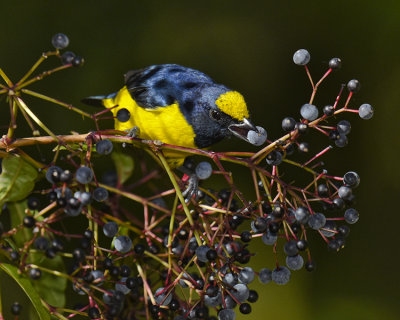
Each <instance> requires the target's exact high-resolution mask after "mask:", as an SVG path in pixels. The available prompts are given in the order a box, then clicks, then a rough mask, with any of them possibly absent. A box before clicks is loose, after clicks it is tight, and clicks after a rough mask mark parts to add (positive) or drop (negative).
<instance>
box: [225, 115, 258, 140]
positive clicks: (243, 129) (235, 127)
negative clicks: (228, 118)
mask: <svg viewBox="0 0 400 320" xmlns="http://www.w3.org/2000/svg"><path fill="white" fill-rule="evenodd" d="M228 129H229V131H230V132H232V133H233V135H234V136H235V137H238V138H240V139H242V140H244V141H246V142H249V143H251V142H250V141H249V140H248V138H247V136H248V133H249V131H250V130H252V131H255V132H257V131H258V130H257V128H256V127H255V126H254V125H253V124H252V123H251V122H250V120H249V119H246V118H243V121H241V122H239V123H234V124H231V125H230V126H229V127H228Z"/></svg>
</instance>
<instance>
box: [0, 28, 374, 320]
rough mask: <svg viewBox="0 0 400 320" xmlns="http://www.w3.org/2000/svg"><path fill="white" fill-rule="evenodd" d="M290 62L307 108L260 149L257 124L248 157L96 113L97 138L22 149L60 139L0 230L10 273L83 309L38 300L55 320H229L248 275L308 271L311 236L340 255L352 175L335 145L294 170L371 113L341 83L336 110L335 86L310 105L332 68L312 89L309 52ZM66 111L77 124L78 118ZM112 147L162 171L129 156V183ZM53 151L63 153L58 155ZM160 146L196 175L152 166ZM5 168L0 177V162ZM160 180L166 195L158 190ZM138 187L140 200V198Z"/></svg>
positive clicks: (253, 297)
mask: <svg viewBox="0 0 400 320" xmlns="http://www.w3.org/2000/svg"><path fill="white" fill-rule="evenodd" d="M52 43H53V45H54V47H55V48H56V49H57V53H56V55H57V56H59V57H61V60H62V63H63V64H68V65H81V64H82V62H83V59H82V58H80V57H78V56H76V55H74V54H73V53H70V52H65V53H64V54H62V55H60V54H59V52H58V50H60V49H64V48H65V47H66V46H67V45H68V43H69V40H68V38H67V37H66V36H65V35H63V34H57V35H55V36H54V37H53V39H52ZM74 61H75V62H74ZM293 61H294V62H295V63H296V64H298V65H301V66H304V67H305V70H306V72H307V75H308V76H309V79H310V82H311V85H312V89H313V90H312V95H311V98H310V101H308V102H307V103H304V104H303V105H302V106H301V107H300V108H299V115H298V116H297V117H286V118H285V119H283V121H282V129H283V131H284V132H285V134H284V135H283V136H282V137H281V138H279V139H277V140H275V141H270V140H267V133H266V131H265V130H264V129H263V128H261V127H257V129H258V130H259V131H258V132H253V133H249V134H250V136H249V137H248V138H249V140H250V141H253V142H254V144H255V145H262V144H264V143H265V141H267V145H266V146H264V147H263V148H262V149H261V150H259V151H258V152H257V153H248V152H246V153H244V152H229V153H217V152H211V151H204V150H195V149H188V148H182V147H177V146H170V145H164V144H162V143H155V142H151V141H142V140H140V139H137V138H131V137H130V136H124V134H123V133H120V135H115V132H112V131H106V130H104V131H100V130H99V129H98V123H97V121H98V120H99V119H100V118H99V115H101V114H103V113H104V112H107V111H104V112H100V113H98V114H96V115H90V118H92V119H94V121H95V124H96V128H97V130H96V131H95V132H92V133H90V134H88V135H82V136H80V135H72V136H65V137H62V138H59V137H56V136H55V135H54V134H53V135H50V137H47V138H45V139H48V140H45V139H36V140H33V141H34V143H38V144H40V143H41V142H43V141H46V142H43V143H47V142H48V141H53V142H56V143H58V148H56V156H55V157H54V159H53V161H51V163H50V164H48V165H40V164H37V163H35V162H34V161H30V163H35V164H36V165H37V167H38V168H40V171H41V172H42V173H44V174H42V175H43V178H44V179H43V180H47V181H46V182H45V183H42V184H40V183H38V184H37V185H36V188H35V190H34V191H32V192H29V193H31V194H30V195H29V196H28V198H27V201H26V202H24V204H23V205H22V206H23V209H24V212H25V216H24V217H22V218H21V220H20V221H18V222H17V223H14V224H12V225H10V226H4V227H3V225H2V224H0V232H1V234H2V235H1V242H0V245H1V249H2V252H5V253H6V254H7V257H8V258H9V260H10V261H11V262H10V263H11V264H12V265H13V266H16V267H17V268H18V270H19V271H20V272H21V273H22V274H27V275H28V276H29V277H30V279H32V282H33V283H39V284H40V281H42V280H43V279H42V278H43V274H51V275H53V276H56V277H61V278H63V279H66V281H68V282H69V283H70V285H71V286H72V288H73V290H74V292H75V293H76V295H77V297H80V301H81V304H79V305H75V306H74V308H73V309H74V310H75V311H74V312H73V311H71V309H62V308H60V307H58V306H54V305H50V304H49V303H45V307H46V308H47V310H48V311H49V312H50V313H52V314H53V316H54V317H55V318H60V319H64V318H65V317H67V318H69V319H74V317H75V316H77V315H84V316H86V317H88V318H90V319H144V318H145V319H150V318H153V319H175V320H182V319H193V320H194V319H198V320H201V319H206V320H212V319H217V318H218V319H220V320H233V319H235V317H236V312H240V313H242V314H249V313H251V311H252V304H253V303H255V302H256V301H257V300H258V293H257V292H256V291H254V290H252V289H251V284H252V282H253V281H254V280H255V279H257V278H258V280H259V281H260V282H261V283H263V284H267V283H269V282H271V281H272V282H274V283H276V284H279V285H284V284H286V283H288V281H289V280H290V278H291V273H292V271H295V270H300V269H302V268H305V269H306V270H307V271H313V270H314V269H315V262H314V260H313V259H312V256H311V250H310V243H309V242H310V241H309V239H310V237H309V234H310V233H317V234H319V236H320V237H321V239H322V241H323V242H325V243H326V245H327V247H328V249H329V250H331V251H335V252H336V251H339V250H341V249H343V248H344V246H345V243H346V239H347V237H348V235H349V232H350V227H349V226H350V225H352V224H354V223H356V222H357V221H358V219H359V213H358V212H357V210H356V209H355V208H353V204H354V199H355V195H354V192H353V191H354V190H355V188H356V187H357V186H358V185H359V183H360V177H359V175H358V174H357V173H356V172H354V171H349V172H347V173H345V174H344V175H343V176H334V175H330V174H328V172H327V171H326V170H325V169H324V168H323V165H324V164H323V163H322V162H321V161H319V159H320V157H325V156H326V154H327V153H328V152H329V150H331V149H332V148H333V146H331V145H328V146H327V147H325V148H323V149H322V150H321V151H320V152H318V153H317V154H315V155H313V156H310V157H309V158H308V160H307V161H305V162H304V161H300V160H298V159H302V158H304V156H306V155H307V154H308V153H309V150H310V146H309V144H308V143H307V142H305V141H304V137H305V136H306V135H309V134H310V133H311V132H316V133H320V134H323V135H325V136H326V137H327V141H330V140H331V141H334V144H335V145H336V146H337V147H344V146H345V145H346V144H347V142H348V135H349V134H350V131H351V125H350V122H349V121H348V120H340V121H338V122H337V120H336V119H337V118H338V117H339V116H340V115H341V114H342V113H345V112H349V113H358V115H359V116H360V117H361V118H362V119H370V118H371V117H372V115H373V109H372V107H371V105H369V104H362V105H361V106H360V107H359V108H358V110H357V109H352V108H350V101H351V97H352V95H353V94H355V93H356V92H357V91H358V90H359V88H360V84H359V82H358V81H357V80H351V81H349V82H348V84H347V90H348V95H347V98H346V99H344V103H342V97H343V95H344V94H345V88H344V86H342V87H341V89H340V92H339V94H338V96H337V98H336V99H335V101H333V103H332V104H327V105H326V106H324V107H323V108H318V107H317V106H315V105H314V104H313V101H314V97H315V94H316V92H317V89H318V87H319V85H320V84H321V83H322V81H323V80H324V79H325V78H326V77H327V76H328V75H329V74H330V73H331V72H332V71H334V70H336V69H339V68H340V67H341V60H340V59H339V58H333V59H331V60H330V61H329V69H328V71H327V72H326V73H325V74H324V75H323V77H322V78H321V80H319V81H318V82H317V83H316V84H314V82H313V80H312V78H311V76H310V72H309V69H308V67H307V64H308V63H309V61H310V54H309V52H308V51H306V50H304V49H301V50H298V51H297V52H296V53H295V54H294V56H293ZM78 62H79V63H78ZM28 81H29V80H28ZM22 92H24V91H22ZM25 93H26V92H25ZM57 103H58V104H61V105H62V103H61V102H59V101H58V102H57ZM65 105H66V104H64V106H65ZM69 109H71V110H73V111H75V112H79V113H80V114H82V115H87V114H86V113H85V112H83V111H81V110H79V109H78V108H74V107H72V106H70V107H69ZM122 110H124V109H122ZM122 110H121V111H122ZM321 110H322V112H321ZM128 116H129V115H128ZM117 117H118V118H124V119H125V118H126V115H124V114H123V112H122V113H119V114H117ZM296 118H297V120H296ZM329 122H334V124H333V125H329ZM19 143H20V144H21V143H26V142H24V141H19V140H18V139H14V136H13V133H12V134H11V136H10V137H9V138H8V139H5V140H3V141H2V144H0V146H4V147H7V148H8V149H10V148H11V149H12V147H13V146H18V144H19ZM116 144H124V145H125V146H127V145H131V144H132V145H134V146H140V147H141V148H145V149H146V150H147V151H149V152H151V153H152V155H153V156H154V157H156V158H157V159H158V160H159V162H160V163H161V164H162V168H161V169H160V168H159V167H158V166H157V164H156V163H154V164H149V161H148V160H146V159H144V158H140V159H138V160H137V163H136V167H137V168H139V169H140V170H141V172H140V177H139V178H138V179H136V180H134V179H133V177H132V172H131V171H132V170H133V169H132V170H130V169H129V167H130V165H129V163H130V161H133V160H132V159H131V158H130V157H129V156H127V155H126V154H127V153H128V152H129V151H130V150H129V148H125V149H123V152H121V151H119V150H118V148H116V147H115V145H116ZM61 147H62V148H63V150H64V151H63V152H67V153H68V156H63V157H61V156H59V153H60V149H61ZM114 147H115V148H114ZM164 149H168V150H170V149H174V150H179V152H186V153H187V154H188V155H194V156H197V157H201V161H200V162H199V163H198V164H197V165H196V163H195V161H196V158H194V159H192V158H187V160H186V161H185V164H184V167H185V172H187V173H189V175H186V174H185V175H184V176H183V177H182V178H178V176H177V174H176V173H174V172H173V171H172V170H171V168H169V166H168V162H167V161H166V159H165V158H164V157H163V154H162V150H164ZM110 154H111V157H112V159H113V161H114V163H115V164H116V167H117V169H118V170H117V171H118V172H116V173H111V174H110V173H109V172H108V173H107V172H106V173H107V174H106V175H103V179H102V180H103V183H100V182H99V180H98V179H97V176H100V173H101V170H100V169H98V168H97V166H96V164H97V161H98V160H97V159H99V161H100V160H104V161H108V160H110V158H111V157H108V155H110ZM121 157H122V158H123V159H124V160H123V161H121ZM205 158H208V159H209V160H211V163H210V161H209V160H208V161H204V160H205ZM30 159H32V158H30ZM28 160H29V159H28ZM225 162H230V163H233V164H236V165H238V167H244V168H246V169H248V170H249V173H250V175H251V177H252V180H253V196H251V197H245V196H244V193H243V192H242V190H239V188H238V186H237V185H235V184H234V178H235V176H236V175H235V172H228V171H227V170H226V169H225V167H224V165H223V163H225ZM3 164H4V163H3ZM26 165H28V164H26ZM29 165H30V164H29ZM131 166H132V167H133V164H131ZM289 166H290V167H294V168H297V169H298V170H299V174H298V175H299V177H300V179H299V180H300V181H302V182H296V180H297V177H293V176H290V177H289V176H286V175H285V173H286V169H287V168H288V167H289ZM3 169H4V170H3V171H6V165H5V164H4V166H3ZM122 169H123V170H122ZM190 175H195V176H196V177H197V179H198V180H199V181H200V183H199V184H200V186H198V187H197V185H196V186H194V189H193V190H194V191H195V192H193V193H191V194H190V195H193V196H192V197H186V199H185V195H184V194H183V193H182V190H184V189H185V187H186V184H190V183H191V182H190V181H191V180H190V179H189V177H190ZM160 177H163V178H164V180H166V181H167V182H169V181H170V182H171V183H172V186H173V188H171V187H163V185H165V184H164V183H163V182H160ZM217 177H223V179H225V182H226V186H225V187H224V189H221V190H214V189H213V188H212V186H213V179H214V178H217ZM306 179H308V181H307V182H306V183H304V182H303V181H305V180H306ZM129 183H130V184H129ZM168 185H169V184H168ZM192 187H193V186H192ZM135 190H136V191H135ZM134 191H135V192H134ZM149 191H150V192H151V193H150V195H148V196H144V195H143V194H149ZM246 191H248V190H246ZM246 193H247V194H248V193H249V192H246ZM185 200H186V201H185ZM10 210H11V209H10ZM26 235H28V237H27V238H24V241H23V242H21V241H19V239H21V237H24V236H26ZM253 241H262V242H263V243H264V244H265V245H266V246H268V247H271V253H272V254H274V255H275V258H276V259H275V260H276V262H275V265H273V266H265V267H264V268H262V269H261V270H254V269H253V268H252V267H250V266H249V263H250V261H251V257H252V256H253V255H254V254H256V252H251V249H250V247H249V243H250V242H253ZM265 252H268V251H267V250H265V251H264V253H263V254H265ZM279 252H283V253H284V254H285V259H284V261H281V259H279V258H278V253H279ZM258 254H260V253H258ZM38 256H39V257H41V259H37V257H38ZM55 259H60V261H63V264H64V263H65V265H67V266H68V268H67V271H65V270H64V268H61V267H60V268H59V269H56V268H54V267H52V268H51V267H49V266H48V264H46V261H54V260H55ZM50 287H51V286H50ZM68 300H70V299H68V297H67V301H68ZM75 300H76V299H75ZM21 309H22V308H21V305H20V304H19V303H17V302H16V303H14V304H13V305H12V306H11V312H12V313H13V314H14V315H18V314H19V313H20V312H21Z"/></svg>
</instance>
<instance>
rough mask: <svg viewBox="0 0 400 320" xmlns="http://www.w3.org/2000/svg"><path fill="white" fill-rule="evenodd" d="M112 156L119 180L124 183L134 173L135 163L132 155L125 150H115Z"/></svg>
mask: <svg viewBox="0 0 400 320" xmlns="http://www.w3.org/2000/svg"><path fill="white" fill-rule="evenodd" d="M111 157H112V159H113V161H114V164H115V167H116V168H117V175H118V181H119V182H120V183H121V184H123V183H124V182H125V181H127V180H128V179H129V177H130V176H131V175H132V173H133V169H134V167H135V163H134V161H133V159H132V157H130V156H129V155H127V154H126V153H123V152H116V151H115V150H114V152H113V153H112V154H111Z"/></svg>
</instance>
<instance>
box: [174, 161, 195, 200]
mask: <svg viewBox="0 0 400 320" xmlns="http://www.w3.org/2000/svg"><path fill="white" fill-rule="evenodd" d="M178 170H179V171H181V172H183V173H184V175H183V177H182V182H183V183H187V187H186V189H185V190H183V192H182V195H183V197H184V198H185V202H186V203H188V202H189V201H190V199H192V198H193V195H195V196H196V197H197V192H198V190H199V178H198V177H197V175H196V173H195V163H194V162H193V160H192V159H191V158H190V157H188V158H186V159H185V162H184V163H183V165H182V166H180V167H179V168H178Z"/></svg>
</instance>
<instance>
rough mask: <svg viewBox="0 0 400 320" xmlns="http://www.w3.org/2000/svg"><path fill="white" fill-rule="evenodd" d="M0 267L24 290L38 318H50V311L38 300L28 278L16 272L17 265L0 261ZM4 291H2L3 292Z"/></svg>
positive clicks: (42, 319)
mask: <svg viewBox="0 0 400 320" xmlns="http://www.w3.org/2000/svg"><path fill="white" fill-rule="evenodd" d="M0 268H1V269H2V270H3V271H5V272H6V273H7V274H8V275H9V276H10V277H11V278H13V279H14V280H15V281H16V282H17V283H18V284H19V286H20V287H21V288H22V290H24V292H25V293H26V295H27V296H28V298H29V300H31V302H32V304H33V306H34V307H35V309H36V312H37V313H38V315H39V319H40V320H50V313H49V312H48V311H47V310H46V309H45V307H44V306H43V305H42V302H41V301H40V297H39V295H38V293H37V292H36V290H35V289H34V288H33V286H32V284H31V282H30V280H29V279H28V278H26V277H24V276H23V275H21V274H19V273H18V269H17V267H15V266H13V265H11V264H8V263H0ZM3 293H4V292H3Z"/></svg>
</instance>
